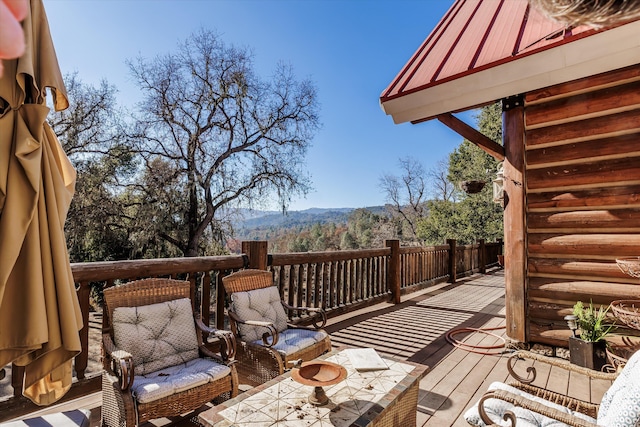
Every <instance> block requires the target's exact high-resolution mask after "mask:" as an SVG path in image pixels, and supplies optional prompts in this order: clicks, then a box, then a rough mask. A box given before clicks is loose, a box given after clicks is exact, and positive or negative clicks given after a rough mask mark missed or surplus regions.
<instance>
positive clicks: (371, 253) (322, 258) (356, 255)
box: [269, 248, 391, 267]
mask: <svg viewBox="0 0 640 427" xmlns="http://www.w3.org/2000/svg"><path fill="white" fill-rule="evenodd" d="M389 255H391V249H390V248H380V249H360V250H349V251H323V252H295V253H288V254H271V255H269V265H272V266H274V267H278V266H283V265H291V264H316V263H320V262H333V261H346V260H351V259H363V258H374V257H380V256H389Z"/></svg>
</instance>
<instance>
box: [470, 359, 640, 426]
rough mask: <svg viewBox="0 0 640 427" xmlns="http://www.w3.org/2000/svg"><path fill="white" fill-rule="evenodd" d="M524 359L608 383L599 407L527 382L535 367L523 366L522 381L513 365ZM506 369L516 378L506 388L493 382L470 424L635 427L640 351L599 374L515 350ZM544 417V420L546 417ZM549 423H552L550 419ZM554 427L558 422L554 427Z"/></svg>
mask: <svg viewBox="0 0 640 427" xmlns="http://www.w3.org/2000/svg"><path fill="white" fill-rule="evenodd" d="M522 359H528V360H531V361H534V362H535V363H536V364H538V363H544V364H548V365H551V366H555V367H558V368H562V369H565V370H567V371H569V372H575V373H579V374H582V375H585V376H587V377H589V378H591V379H601V380H608V381H613V383H612V385H611V387H609V389H608V390H607V391H606V392H605V394H604V396H603V397H602V401H601V402H600V403H591V402H586V401H583V400H580V399H577V398H574V397H570V396H567V395H565V394H562V393H556V392H553V391H550V390H547V389H544V388H542V387H537V386H534V385H533V384H532V383H533V381H534V380H535V377H536V369H535V366H529V367H528V368H527V377H526V378H524V377H522V376H520V375H518V374H517V373H516V372H515V370H514V362H515V361H517V360H522ZM507 368H508V370H509V374H510V375H511V376H512V377H513V378H514V379H515V380H514V381H513V382H510V383H509V384H503V383H500V382H495V383H493V384H491V385H490V386H489V391H487V392H486V393H485V394H484V396H483V397H482V398H481V399H480V401H479V402H478V404H477V405H475V406H473V407H471V408H470V409H469V410H468V411H467V412H466V413H465V414H464V417H465V419H466V420H467V422H468V423H469V424H471V425H474V426H504V425H510V426H517V425H526V426H532V425H547V424H549V423H551V422H553V420H556V421H560V422H561V423H564V425H568V426H579V427H596V426H605V425H606V426H635V425H639V424H640V382H639V381H638V380H637V378H638V377H640V352H636V353H635V354H634V355H633V356H632V357H631V358H630V359H629V361H628V362H627V364H626V365H625V366H624V368H622V369H621V370H619V371H617V372H613V373H606V372H599V371H594V370H591V369H587V368H583V367H580V366H577V365H573V364H571V363H569V362H568V361H566V360H562V359H559V358H553V357H547V356H543V355H539V354H535V353H531V352H527V351H519V352H517V353H515V354H514V355H513V356H511V357H510V359H509V361H508V365H507ZM545 417H546V418H545ZM550 419H551V420H550ZM553 425H558V424H553Z"/></svg>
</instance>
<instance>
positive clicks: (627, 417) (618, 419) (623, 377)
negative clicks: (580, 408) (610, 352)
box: [598, 351, 640, 427]
mask: <svg viewBox="0 0 640 427" xmlns="http://www.w3.org/2000/svg"><path fill="white" fill-rule="evenodd" d="M638 379H640V351H637V352H635V353H634V354H633V355H632V356H631V357H630V358H629V360H628V361H627V363H626V364H625V365H624V368H623V369H622V371H621V372H620V374H618V377H617V378H616V380H615V381H614V382H613V384H612V385H611V387H609V389H608V390H607V391H606V393H605V394H604V396H602V402H601V403H600V408H599V409H598V425H603V426H616V427H636V426H640V381H639V380H638Z"/></svg>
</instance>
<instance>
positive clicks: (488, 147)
mask: <svg viewBox="0 0 640 427" xmlns="http://www.w3.org/2000/svg"><path fill="white" fill-rule="evenodd" d="M437 119H438V120H439V121H440V122H442V123H443V124H445V125H446V126H448V127H449V128H450V129H451V130H453V131H454V132H456V133H458V134H459V135H461V136H462V137H463V138H466V139H468V140H469V141H471V142H472V143H474V144H476V145H477V146H478V147H480V148H482V149H483V150H484V151H486V152H487V153H489V155H491V156H492V157H494V158H495V159H496V160H498V161H503V160H504V147H503V146H502V145H500V144H498V143H497V142H495V141H494V140H492V139H491V138H489V137H488V136H486V135H484V134H482V133H481V132H479V131H477V130H476V129H474V128H472V127H471V126H469V125H468V124H466V123H465V122H463V121H462V120H460V119H459V118H457V117H456V116H454V115H453V114H451V113H446V114H440V115H438V116H437Z"/></svg>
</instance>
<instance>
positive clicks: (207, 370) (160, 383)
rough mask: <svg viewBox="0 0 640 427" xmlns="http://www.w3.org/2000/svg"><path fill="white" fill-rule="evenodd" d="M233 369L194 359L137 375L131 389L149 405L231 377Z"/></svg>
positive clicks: (210, 361) (137, 397)
mask: <svg viewBox="0 0 640 427" xmlns="http://www.w3.org/2000/svg"><path fill="white" fill-rule="evenodd" d="M229 372H231V368H229V367H228V366H226V365H221V364H219V363H216V362H214V361H212V360H210V359H194V360H191V361H189V362H186V363H183V364H180V365H177V366H171V367H168V368H164V369H161V370H159V371H157V372H153V373H151V374H148V375H140V376H138V375H136V377H135V378H134V380H133V386H132V387H131V389H132V391H133V393H134V396H135V397H136V400H137V401H138V402H140V403H149V402H153V401H155V400H158V399H161V398H163V397H166V396H171V395H172V394H175V393H179V392H181V391H184V390H189V389H191V388H194V387H197V386H200V385H202V384H206V383H208V382H211V381H215V380H217V379H219V378H223V377H225V376H227V375H229Z"/></svg>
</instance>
